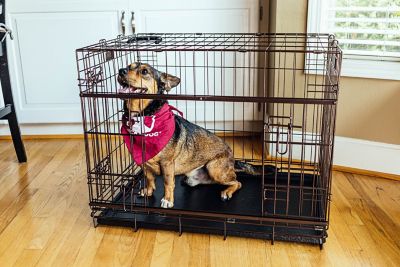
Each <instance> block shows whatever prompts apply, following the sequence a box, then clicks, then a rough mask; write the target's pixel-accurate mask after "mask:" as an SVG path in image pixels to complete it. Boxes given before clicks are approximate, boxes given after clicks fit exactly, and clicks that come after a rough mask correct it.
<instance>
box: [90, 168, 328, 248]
mask: <svg viewBox="0 0 400 267" xmlns="http://www.w3.org/2000/svg"><path fill="white" fill-rule="evenodd" d="M288 177H289V176H288V174H287V173H284V172H278V173H277V178H276V179H275V174H274V173H271V172H269V174H268V175H266V176H265V185H266V186H265V188H266V189H267V190H266V191H264V189H262V186H261V185H262V180H261V179H262V176H252V175H247V174H243V173H238V180H239V181H240V182H241V183H242V188H241V189H240V190H239V191H237V192H236V193H235V194H234V196H233V198H232V199H231V200H229V201H225V202H224V201H222V200H221V199H220V192H221V191H222V190H223V189H224V188H226V187H225V186H222V185H217V184H214V185H199V186H196V187H190V186H188V185H186V184H185V183H184V182H183V179H184V178H183V177H176V187H175V202H174V207H173V209H176V210H187V211H196V212H202V211H203V212H211V213H213V212H215V213H224V214H232V215H233V216H234V215H246V216H255V217H260V216H262V201H263V199H264V196H266V197H267V200H265V201H264V210H265V211H266V213H265V216H271V217H279V218H285V217H286V218H295V217H296V216H302V219H307V217H309V218H310V219H312V220H315V221H319V222H320V221H323V220H324V218H323V215H324V212H323V206H324V205H322V203H323V202H322V196H321V195H318V194H316V193H315V191H316V189H315V187H316V184H318V183H319V182H318V179H319V177H317V176H313V175H309V174H304V175H300V174H294V173H292V174H290V181H289V185H290V186H289V187H287V185H288ZM275 181H276V183H275ZM301 185H302V187H301ZM285 186H286V187H285ZM156 187H157V190H156V191H155V192H154V195H153V196H152V197H149V198H148V202H147V206H148V207H153V208H160V202H161V199H162V197H163V194H164V188H163V187H164V185H163V179H162V178H161V177H157V180H156ZM303 187H304V188H303ZM284 188H286V189H285V190H284ZM287 188H289V189H287ZM312 188H314V189H312ZM261 189H262V190H261ZM271 190H272V191H271ZM128 192H130V190H126V193H125V194H124V197H123V195H122V194H121V195H120V196H119V197H118V198H116V200H115V201H114V204H125V205H124V206H125V207H126V209H128V210H129V207H130V205H131V204H132V201H134V202H133V203H134V205H138V206H143V205H144V198H141V197H138V196H134V197H133V198H132V197H131V195H130V194H129V193H128ZM271 192H272V194H275V193H276V196H277V197H276V199H278V200H277V201H275V202H274V201H272V200H271V201H269V200H268V195H269V194H271ZM263 195H264V196H263ZM300 195H302V196H300ZM287 196H289V197H288V198H287ZM124 199H125V201H124ZM287 199H289V201H288V202H287ZM300 199H302V200H303V201H301V202H300V201H299V200H300ZM124 202H125V203H124ZM135 216H136V224H137V226H138V227H144V228H154V229H165V230H178V229H179V224H180V225H181V227H182V231H188V232H200V233H209V234H224V229H225V231H226V234H227V235H235V236H247V237H256V238H263V239H271V238H272V237H271V235H272V231H273V230H272V227H271V226H265V225H249V224H240V223H232V222H231V223H229V222H228V223H225V226H224V223H223V222H215V221H205V220H196V219H192V218H191V219H181V221H180V222H179V221H178V219H176V218H171V217H165V216H161V215H151V214H136V215H134V213H132V212H123V211H118V210H112V209H107V210H105V211H103V212H102V213H101V214H100V216H99V217H98V218H97V221H98V223H99V224H107V225H123V226H130V227H132V226H133V225H134V221H135ZM274 236H275V237H276V239H277V240H291V241H301V242H308V243H321V240H325V239H324V238H325V237H324V232H322V231H321V230H315V229H300V228H292V229H291V228H287V227H282V228H280V227H275V229H274ZM306 236H313V237H306ZM319 237H322V239H320V238H319Z"/></svg>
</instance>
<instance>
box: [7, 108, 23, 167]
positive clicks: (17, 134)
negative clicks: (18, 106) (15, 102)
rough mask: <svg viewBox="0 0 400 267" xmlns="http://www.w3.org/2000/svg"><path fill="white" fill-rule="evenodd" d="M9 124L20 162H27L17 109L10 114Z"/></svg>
mask: <svg viewBox="0 0 400 267" xmlns="http://www.w3.org/2000/svg"><path fill="white" fill-rule="evenodd" d="M8 125H9V126H10V132H11V137H12V140H13V143H14V148H15V152H16V153H17V158H18V161H19V162H20V163H22V162H26V152H25V147H24V143H23V142H22V138H21V131H20V129H19V125H18V120H17V116H16V115H15V111H14V112H12V113H11V114H10V115H9V116H8Z"/></svg>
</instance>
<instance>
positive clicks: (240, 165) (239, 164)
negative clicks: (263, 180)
mask: <svg viewBox="0 0 400 267" xmlns="http://www.w3.org/2000/svg"><path fill="white" fill-rule="evenodd" d="M277 171H278V169H277V168H276V167H275V166H272V165H264V174H265V175H268V174H273V173H275V172H277ZM235 172H244V173H247V174H250V175H262V166H261V165H259V166H258V165H253V164H250V163H247V162H244V161H239V160H235Z"/></svg>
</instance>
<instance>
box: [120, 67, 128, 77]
mask: <svg viewBox="0 0 400 267" xmlns="http://www.w3.org/2000/svg"><path fill="white" fill-rule="evenodd" d="M127 73H128V69H127V68H122V69H119V75H121V76H122V75H126V74H127Z"/></svg>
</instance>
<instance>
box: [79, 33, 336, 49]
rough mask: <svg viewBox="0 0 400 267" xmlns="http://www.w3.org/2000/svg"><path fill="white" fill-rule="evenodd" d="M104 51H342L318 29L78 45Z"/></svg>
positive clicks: (151, 36)
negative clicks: (308, 31) (317, 30)
mask: <svg viewBox="0 0 400 267" xmlns="http://www.w3.org/2000/svg"><path fill="white" fill-rule="evenodd" d="M100 51H150V52H168V51H188V52H190V51H221V52H222V51H230V52H283V53H284V52H286V53H313V54H327V53H334V54H338V53H341V50H340V48H339V46H338V42H337V40H336V39H335V37H334V35H331V34H316V33H308V34H302V33H138V34H134V35H130V36H121V35H120V36H118V37H117V38H115V39H112V40H104V39H103V40H100V41H99V42H98V43H96V44H93V45H89V46H86V47H82V48H79V49H77V52H78V53H79V52H100Z"/></svg>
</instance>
